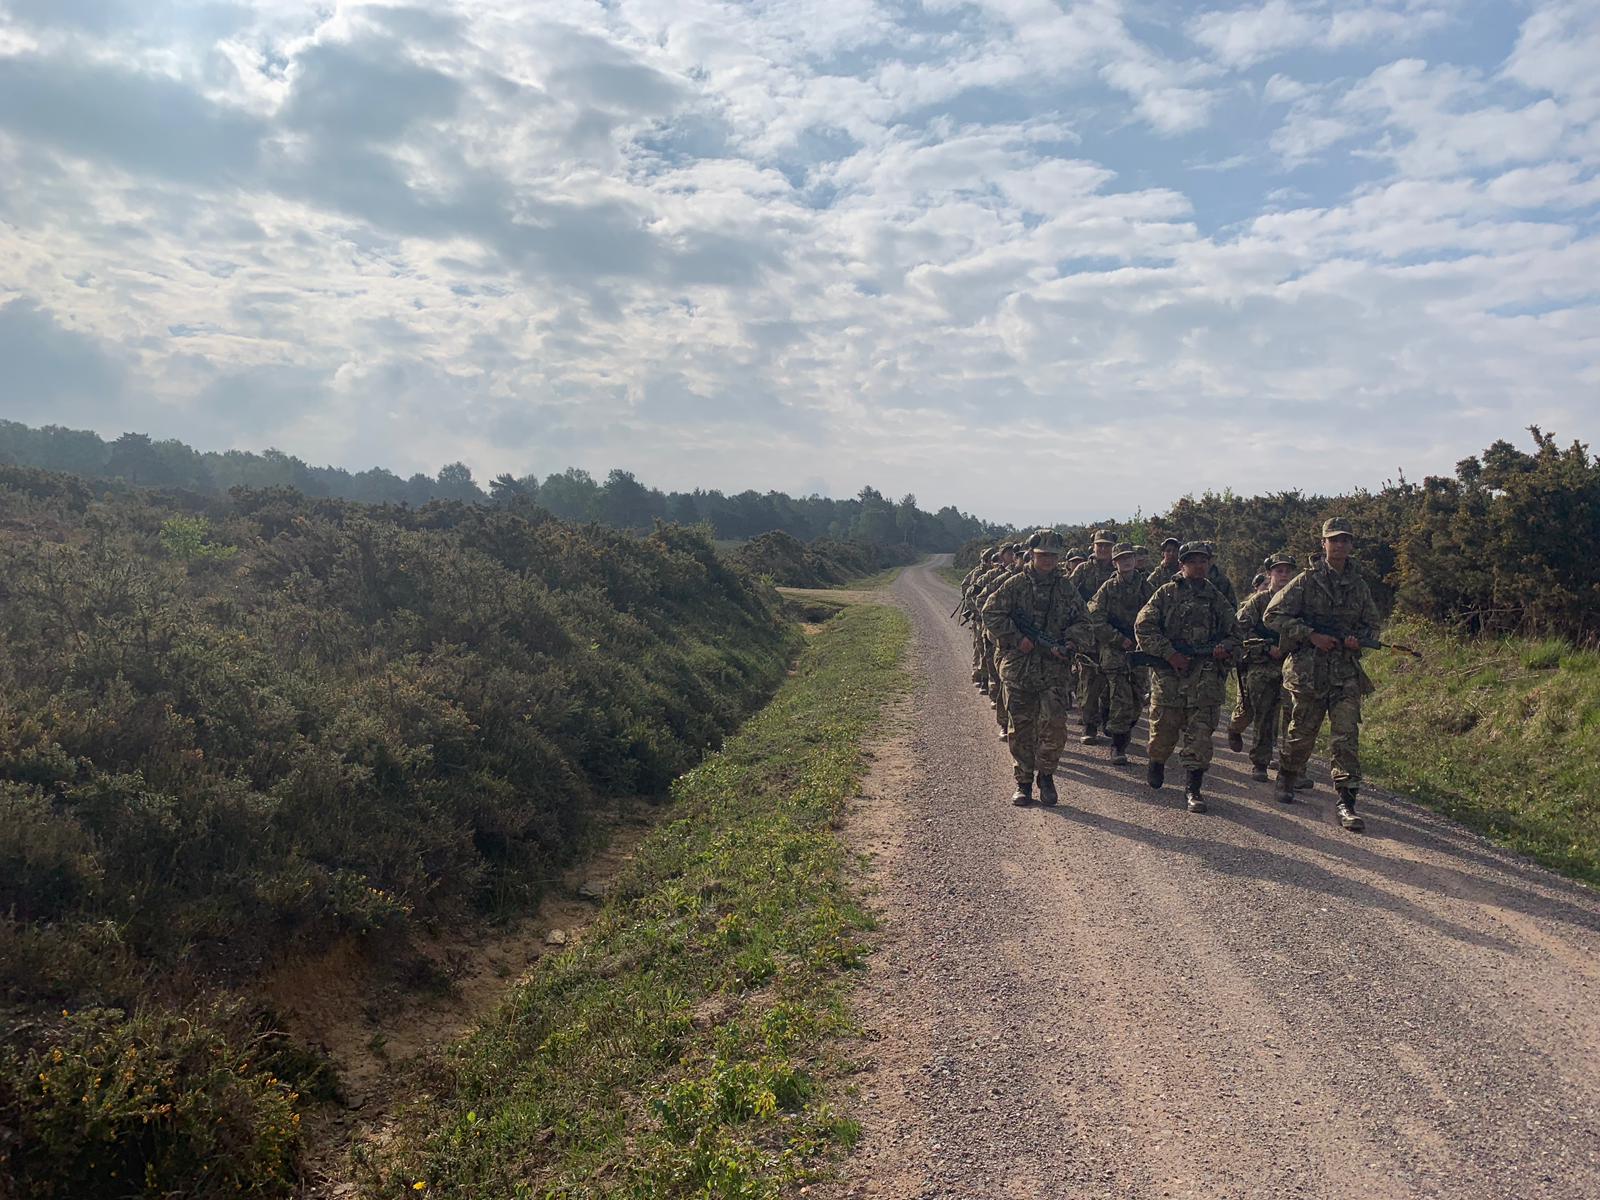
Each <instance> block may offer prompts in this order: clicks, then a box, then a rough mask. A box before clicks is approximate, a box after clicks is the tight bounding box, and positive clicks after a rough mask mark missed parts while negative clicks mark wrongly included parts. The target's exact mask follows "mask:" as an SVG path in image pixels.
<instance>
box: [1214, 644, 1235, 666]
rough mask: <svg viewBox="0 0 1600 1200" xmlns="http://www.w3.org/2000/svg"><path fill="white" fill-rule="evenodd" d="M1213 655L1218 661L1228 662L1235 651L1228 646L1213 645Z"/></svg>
mask: <svg viewBox="0 0 1600 1200" xmlns="http://www.w3.org/2000/svg"><path fill="white" fill-rule="evenodd" d="M1211 657H1212V658H1214V659H1216V660H1217V661H1218V662H1227V661H1228V659H1230V658H1232V657H1233V651H1232V650H1229V649H1228V648H1227V647H1226V646H1213V647H1211Z"/></svg>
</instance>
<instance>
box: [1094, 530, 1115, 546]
mask: <svg viewBox="0 0 1600 1200" xmlns="http://www.w3.org/2000/svg"><path fill="white" fill-rule="evenodd" d="M1107 543H1109V544H1110V545H1113V546H1115V545H1116V544H1117V539H1116V538H1114V537H1112V536H1111V533H1110V531H1109V530H1105V529H1096V530H1095V531H1094V544H1095V545H1096V546H1099V545H1104V544H1107Z"/></svg>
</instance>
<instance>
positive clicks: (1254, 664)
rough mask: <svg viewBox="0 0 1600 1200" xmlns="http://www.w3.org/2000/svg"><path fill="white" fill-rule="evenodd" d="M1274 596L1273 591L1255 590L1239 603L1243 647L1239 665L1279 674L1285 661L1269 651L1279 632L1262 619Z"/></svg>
mask: <svg viewBox="0 0 1600 1200" xmlns="http://www.w3.org/2000/svg"><path fill="white" fill-rule="evenodd" d="M1272 597H1273V593H1272V592H1255V593H1253V594H1252V595H1251V596H1250V598H1249V599H1247V600H1246V601H1245V602H1244V603H1243V604H1241V605H1239V614H1238V616H1239V638H1240V643H1241V645H1242V647H1243V649H1241V650H1240V652H1239V665H1240V666H1241V667H1243V668H1244V669H1245V670H1248V671H1271V672H1272V673H1273V674H1274V675H1278V674H1282V672H1283V661H1282V660H1281V659H1276V658H1273V657H1272V655H1271V654H1270V653H1268V651H1269V649H1271V647H1273V646H1275V645H1277V642H1278V634H1277V631H1276V630H1273V629H1268V628H1267V626H1266V625H1265V624H1264V623H1263V622H1262V620H1261V614H1262V613H1264V612H1266V611H1267V602H1268V601H1270V600H1271V599H1272Z"/></svg>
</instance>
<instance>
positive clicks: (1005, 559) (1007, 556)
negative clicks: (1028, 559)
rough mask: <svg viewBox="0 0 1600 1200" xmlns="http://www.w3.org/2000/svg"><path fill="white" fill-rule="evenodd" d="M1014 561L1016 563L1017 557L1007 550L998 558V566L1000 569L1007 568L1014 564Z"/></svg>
mask: <svg viewBox="0 0 1600 1200" xmlns="http://www.w3.org/2000/svg"><path fill="white" fill-rule="evenodd" d="M1016 561H1017V556H1016V555H1015V554H1013V553H1011V551H1009V550H1007V551H1006V552H1005V553H1004V554H1002V555H1001V556H1000V565H1001V566H1002V567H1009V566H1010V565H1011V564H1012V563H1014V562H1016Z"/></svg>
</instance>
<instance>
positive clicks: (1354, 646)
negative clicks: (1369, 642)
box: [1344, 636, 1361, 650]
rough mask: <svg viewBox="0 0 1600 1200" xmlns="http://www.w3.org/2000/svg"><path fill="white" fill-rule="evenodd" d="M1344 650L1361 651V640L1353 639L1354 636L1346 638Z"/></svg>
mask: <svg viewBox="0 0 1600 1200" xmlns="http://www.w3.org/2000/svg"><path fill="white" fill-rule="evenodd" d="M1344 648H1345V649H1346V650H1359V649H1361V639H1360V638H1357V637H1353V636H1352V637H1347V638H1345V640H1344Z"/></svg>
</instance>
